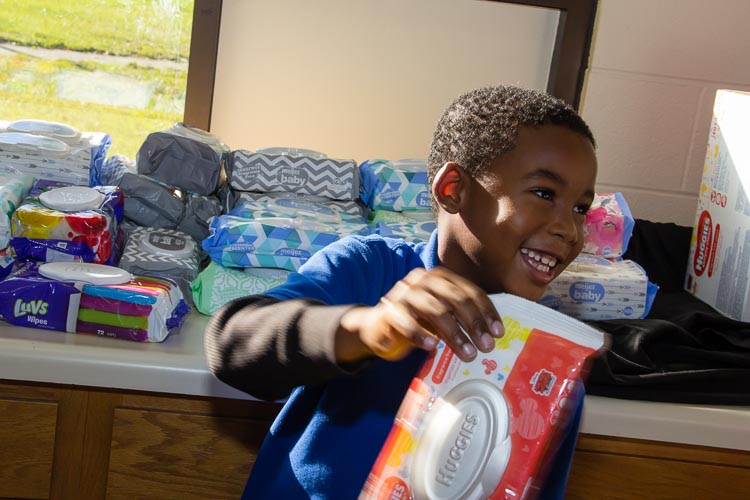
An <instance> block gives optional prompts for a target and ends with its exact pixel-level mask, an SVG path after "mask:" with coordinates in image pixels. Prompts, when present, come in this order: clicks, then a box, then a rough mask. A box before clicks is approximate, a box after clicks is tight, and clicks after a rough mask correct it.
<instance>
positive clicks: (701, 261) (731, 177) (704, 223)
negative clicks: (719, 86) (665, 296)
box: [685, 90, 750, 321]
mask: <svg viewBox="0 0 750 500" xmlns="http://www.w3.org/2000/svg"><path fill="white" fill-rule="evenodd" d="M749 139H750V93H747V92H738V91H733V90H718V91H717V92H716V99H715V102H714V112H713V119H712V121H711V130H710V132H709V136H708V147H707V149H706V161H705V164H704V166H703V177H702V179H701V187H700V192H699V195H698V210H697V213H696V215H695V225H694V226H693V236H692V239H691V242H690V260H689V261H688V270H687V276H686V278H685V288H686V289H687V290H688V291H689V292H691V293H693V294H694V295H695V296H696V297H698V298H700V299H701V300H703V301H704V302H706V303H707V304H709V305H710V306H712V307H714V308H715V309H716V310H718V311H720V312H721V313H723V314H725V315H726V316H728V317H730V318H733V319H737V320H742V321H750V296H749V295H748V285H749V284H750V280H749V278H750V203H748V194H750V140H749Z"/></svg>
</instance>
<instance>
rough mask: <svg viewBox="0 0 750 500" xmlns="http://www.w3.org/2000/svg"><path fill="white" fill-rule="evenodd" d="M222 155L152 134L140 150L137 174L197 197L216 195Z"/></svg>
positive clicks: (168, 135)
mask: <svg viewBox="0 0 750 500" xmlns="http://www.w3.org/2000/svg"><path fill="white" fill-rule="evenodd" d="M222 161H223V154H220V153H218V152H217V151H216V150H214V148H212V147H211V146H209V145H207V144H204V143H202V142H200V141H196V140H193V139H190V138H187V137H182V136H179V135H175V134H172V133H169V132H153V133H151V134H149V135H148V137H146V140H145V141H144V142H143V144H142V145H141V148H140V149H139V150H138V155H137V156H136V168H137V169H138V173H139V174H142V175H146V176H148V177H151V178H153V179H156V180H158V181H159V182H162V183H164V184H168V185H170V186H174V187H176V188H179V189H182V190H185V191H189V192H191V193H198V194H203V195H207V194H213V193H214V192H215V191H216V190H217V188H218V187H219V184H220V183H221V180H222V165H223V163H222Z"/></svg>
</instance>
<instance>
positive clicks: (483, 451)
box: [411, 379, 511, 500]
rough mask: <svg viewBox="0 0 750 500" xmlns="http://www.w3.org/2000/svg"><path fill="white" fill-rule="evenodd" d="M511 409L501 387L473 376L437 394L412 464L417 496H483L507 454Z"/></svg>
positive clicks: (496, 479) (444, 499)
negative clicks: (440, 395) (442, 394)
mask: <svg viewBox="0 0 750 500" xmlns="http://www.w3.org/2000/svg"><path fill="white" fill-rule="evenodd" d="M510 448H511V441H510V411H509V409H508V403H507V401H506V400H505V396H503V393H502V392H501V391H500V389H499V388H498V387H497V386H495V385H492V384H491V383H489V382H487V381H485V380H477V379H471V380H467V381H466V382H462V383H461V384H459V385H457V386H456V387H454V388H453V389H451V390H450V391H449V392H448V393H447V394H446V395H445V396H443V397H442V398H438V399H437V400H436V401H435V403H434V405H433V407H432V409H431V410H430V411H429V413H428V414H427V416H426V417H425V422H424V432H423V434H422V436H421V438H420V439H419V444H418V445H417V450H416V452H415V454H414V462H413V465H412V479H411V482H412V485H411V486H412V490H413V491H414V496H415V498H430V499H432V500H453V499H456V498H462V499H477V500H478V499H484V498H487V497H488V496H490V495H491V494H492V492H493V491H494V490H495V488H497V485H498V484H500V480H501V479H502V477H503V473H504V472H505V468H506V466H507V465H508V459H509V458H510Z"/></svg>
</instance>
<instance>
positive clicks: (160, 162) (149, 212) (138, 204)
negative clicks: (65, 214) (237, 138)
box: [107, 123, 230, 242]
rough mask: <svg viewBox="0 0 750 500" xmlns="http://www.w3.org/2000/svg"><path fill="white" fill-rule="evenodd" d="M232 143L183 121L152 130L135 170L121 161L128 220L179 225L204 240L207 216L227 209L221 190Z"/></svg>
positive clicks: (115, 172) (119, 169)
mask: <svg viewBox="0 0 750 500" xmlns="http://www.w3.org/2000/svg"><path fill="white" fill-rule="evenodd" d="M229 151H230V150H229V147H228V146H227V145H226V144H224V143H222V142H221V140H220V139H219V138H218V137H216V136H214V135H212V134H210V133H208V132H205V131H203V130H200V129H197V128H195V127H190V126H189V125H186V124H184V123H175V124H174V125H173V126H172V127H171V128H170V129H167V130H164V131H161V132H154V133H152V134H149V135H148V137H147V138H146V140H145V141H144V142H143V144H142V145H141V148H140V150H139V151H138V154H137V157H136V161H135V166H136V172H132V171H131V170H130V169H129V168H127V166H126V168H123V167H122V166H120V165H119V164H114V165H112V166H108V168H107V170H110V171H111V172H112V174H113V175H119V176H120V178H119V181H118V182H117V185H119V186H120V188H121V189H122V190H123V193H124V194H125V200H126V201H125V218H126V219H127V220H128V221H129V222H132V223H134V224H136V225H139V226H144V227H157V228H163V229H179V230H181V231H183V232H186V233H188V234H189V235H190V236H192V237H193V238H194V239H195V241H196V242H200V241H201V240H203V239H204V238H206V237H207V236H208V220H209V219H210V218H211V217H213V216H216V215H219V214H221V212H222V209H221V207H222V203H221V201H220V200H219V198H218V196H217V193H218V192H219V191H220V190H221V188H222V186H223V185H224V183H225V179H226V174H225V172H224V162H225V156H226V154H228V153H229Z"/></svg>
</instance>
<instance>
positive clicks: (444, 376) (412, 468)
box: [359, 294, 604, 500]
mask: <svg viewBox="0 0 750 500" xmlns="http://www.w3.org/2000/svg"><path fill="white" fill-rule="evenodd" d="M490 299H491V300H492V302H493V304H494V305H495V307H496V308H497V310H498V312H499V313H500V316H501V318H502V321H503V326H504V327H505V335H504V336H503V337H502V338H499V339H496V340H495V348H494V349H493V350H492V351H491V352H489V353H481V352H480V353H479V354H478V355H477V357H476V358H475V359H474V360H473V361H470V362H463V361H461V360H460V359H459V358H458V357H456V356H455V354H454V353H453V351H452V350H451V349H450V348H449V347H447V346H446V345H445V344H444V343H443V342H441V343H440V344H439V345H438V347H437V349H436V350H435V351H433V352H432V353H430V356H429V357H428V358H427V360H426V361H425V363H424V364H423V366H422V368H421V369H420V371H419V373H418V374H417V375H416V376H415V377H414V379H413V380H412V382H411V384H410V386H409V389H408V390H407V392H406V395H405V396H404V398H403V400H402V403H401V406H400V408H399V410H398V412H397V413H396V418H395V420H394V422H393V426H392V427H391V431H390V433H389V435H388V437H387V438H386V441H385V443H384V444H383V447H382V448H381V450H380V454H379V455H378V457H377V459H376V461H375V464H374V465H373V467H372V469H371V470H370V474H369V476H368V478H367V481H366V482H365V485H364V487H363V489H362V492H361V493H360V496H359V498H360V500H364V499H382V498H431V499H432V498H440V499H454V498H462V499H463V498H466V499H486V498H490V499H508V498H521V499H533V498H536V497H538V496H539V492H540V489H541V486H542V485H543V482H544V479H545V474H546V472H547V469H548V464H549V463H550V460H551V459H552V457H554V455H555V453H556V451H557V450H558V449H559V444H560V441H561V439H562V438H563V436H564V435H565V430H566V428H567V427H568V425H569V423H570V418H571V416H572V415H573V413H574V412H575V411H576V409H577V408H578V404H579V403H580V399H581V398H582V397H583V389H582V375H583V372H585V371H586V368H587V367H586V361H587V359H588V358H590V357H591V356H592V355H594V353H595V352H596V351H597V350H599V349H600V348H601V347H602V346H603V344H604V335H603V334H602V333H601V332H600V331H598V330H596V329H594V328H592V327H590V326H588V325H585V324H583V323H581V322H579V321H577V320H575V319H573V318H570V317H568V316H565V315H562V314H560V313H558V312H556V311H553V310H551V309H547V308H545V307H542V306H540V305H539V304H535V303H533V302H530V301H527V300H525V299H522V298H520V297H516V296H513V295H507V294H499V295H492V296H490Z"/></svg>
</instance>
